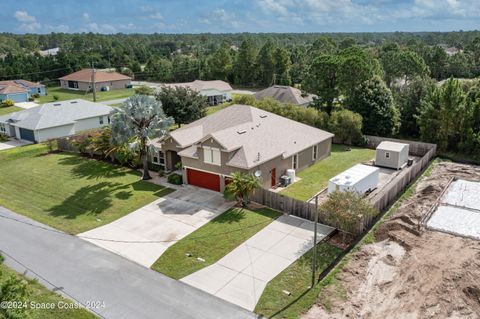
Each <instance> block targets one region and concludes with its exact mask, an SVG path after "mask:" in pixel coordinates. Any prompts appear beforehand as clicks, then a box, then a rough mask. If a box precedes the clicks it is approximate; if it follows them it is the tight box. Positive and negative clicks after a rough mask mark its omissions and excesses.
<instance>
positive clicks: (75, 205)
mask: <svg viewBox="0 0 480 319" xmlns="http://www.w3.org/2000/svg"><path fill="white" fill-rule="evenodd" d="M0 162H1V163H2V165H1V166H0V205H2V206H5V207H6V208H8V209H10V210H13V211H15V212H17V213H19V214H23V215H25V216H28V217H30V218H32V219H35V220H37V221H39V222H42V223H45V224H47V225H50V226H52V227H54V228H57V229H59V230H62V231H65V232H67V233H70V234H77V233H81V232H84V231H87V230H89V229H92V228H96V227H98V226H101V225H104V224H107V223H110V222H112V221H114V220H116V219H118V218H120V217H122V216H124V215H126V214H129V213H130V212H132V211H135V210H136V209H138V208H140V207H142V206H144V205H146V204H148V203H150V202H152V201H154V200H156V199H158V198H159V197H162V196H164V195H166V194H168V193H170V192H171V191H172V190H171V189H168V188H165V187H161V186H158V185H155V184H152V183H148V182H145V181H141V180H140V175H139V173H138V172H136V171H134V170H132V169H128V168H124V167H120V166H116V165H112V164H109V163H107V162H102V161H96V160H92V159H88V158H84V157H81V156H79V155H77V154H73V153H62V152H56V153H50V154H47V147H46V146H45V145H42V144H36V145H29V146H24V147H18V148H14V149H10V150H6V151H3V152H1V153H0Z"/></svg>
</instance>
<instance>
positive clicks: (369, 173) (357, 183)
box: [328, 164, 380, 194]
mask: <svg viewBox="0 0 480 319" xmlns="http://www.w3.org/2000/svg"><path fill="white" fill-rule="evenodd" d="M379 175H380V169H379V168H378V167H374V166H369V165H363V164H357V165H355V166H352V167H350V168H349V169H347V170H346V171H344V172H342V173H340V174H338V175H337V176H335V177H333V178H331V179H330V180H329V182H328V193H329V194H330V193H333V192H335V191H340V192H357V193H359V194H365V193H366V192H368V191H372V190H374V189H375V188H377V185H378V180H379Z"/></svg>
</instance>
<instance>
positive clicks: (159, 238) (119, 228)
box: [78, 186, 234, 267]
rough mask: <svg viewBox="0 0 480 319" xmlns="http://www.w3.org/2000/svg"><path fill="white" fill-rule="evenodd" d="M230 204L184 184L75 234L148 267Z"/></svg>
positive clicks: (204, 190) (213, 194) (230, 203)
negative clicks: (115, 218) (97, 225)
mask: <svg viewBox="0 0 480 319" xmlns="http://www.w3.org/2000/svg"><path fill="white" fill-rule="evenodd" d="M233 205H234V203H233V202H226V201H225V199H224V198H223V194H221V193H217V192H213V191H210V190H206V189H201V188H198V187H193V186H187V187H185V188H182V189H179V190H177V191H175V192H173V193H171V194H169V195H167V196H165V197H163V198H160V199H158V200H156V201H154V202H152V203H150V204H148V205H146V206H144V207H142V208H140V209H138V210H136V211H134V212H132V213H130V214H128V215H127V216H124V217H122V218H120V219H117V220H116V221H114V222H112V223H110V224H107V225H104V226H102V227H99V228H95V229H92V230H90V231H87V232H85V233H82V234H79V235H78V237H80V238H82V239H85V240H87V241H89V242H91V243H93V244H95V245H97V246H100V247H102V248H105V249H107V250H110V251H112V252H115V253H117V254H119V255H121V256H124V257H126V258H128V259H130V260H132V261H135V262H137V263H139V264H141V265H143V266H145V267H150V266H151V265H152V264H153V263H154V262H155V261H156V260H157V259H158V257H160V256H161V255H162V254H163V253H164V252H165V250H167V248H168V247H170V246H171V245H173V244H174V243H175V242H176V241H178V240H180V239H182V238H183V237H185V236H187V235H188V234H190V233H191V232H193V231H195V230H196V229H198V228H199V227H201V226H203V225H205V224H206V223H208V222H209V221H210V220H212V219H213V218H215V217H216V216H218V215H220V214H221V213H223V212H225V211H226V210H227V209H229V208H230V207H232V206H233Z"/></svg>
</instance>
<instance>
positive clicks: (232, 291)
mask: <svg viewBox="0 0 480 319" xmlns="http://www.w3.org/2000/svg"><path fill="white" fill-rule="evenodd" d="M313 227H314V223H313V222H311V221H308V220H304V219H301V218H298V217H293V216H287V215H283V216H281V217H279V218H278V219H277V220H275V221H273V222H272V223H271V224H269V225H268V226H266V227H265V228H264V229H262V230H261V231H259V232H258V233H257V234H255V235H254V236H252V237H251V238H250V239H248V240H247V241H246V242H244V243H243V244H241V245H240V246H238V247H237V248H235V249H234V250H232V251H231V252H230V253H229V254H228V255H226V256H225V257H223V258H222V259H220V260H219V261H218V262H216V263H215V264H213V265H211V266H208V267H206V268H204V269H202V270H199V271H197V272H195V273H193V274H191V275H189V276H187V277H184V278H182V279H181V281H183V282H185V283H187V284H189V285H192V286H194V287H197V288H199V289H202V290H204V291H206V292H208V293H211V294H213V295H215V296H217V297H220V298H222V299H225V300H227V301H230V302H232V303H234V304H237V305H239V306H241V307H243V308H245V309H248V310H253V309H254V308H255V305H256V304H257V302H258V300H259V299H260V296H261V295H262V292H263V290H264V289H265V286H266V285H267V283H268V282H269V281H270V280H272V279H273V278H274V277H275V276H277V275H278V274H279V273H281V272H282V271H283V270H284V269H285V268H287V267H288V266H289V265H290V264H292V263H293V262H294V261H295V260H297V259H298V258H299V257H300V256H302V255H303V254H304V253H306V252H307V251H308V250H310V249H311V248H312V247H313V234H314V231H313V229H314V228H313ZM333 230H334V229H333V228H331V227H328V226H325V225H321V224H319V225H318V232H317V234H318V237H317V238H318V241H320V240H321V239H323V238H324V237H325V236H327V235H328V234H330V233H331V232H332V231H333ZM279 293H280V292H279Z"/></svg>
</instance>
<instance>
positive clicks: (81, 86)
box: [60, 80, 132, 91]
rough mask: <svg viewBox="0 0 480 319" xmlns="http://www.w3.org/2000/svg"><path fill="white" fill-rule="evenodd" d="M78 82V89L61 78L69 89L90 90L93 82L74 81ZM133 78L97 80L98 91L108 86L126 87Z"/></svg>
mask: <svg viewBox="0 0 480 319" xmlns="http://www.w3.org/2000/svg"><path fill="white" fill-rule="evenodd" d="M74 82H77V83H78V89H72V88H69V87H68V81H66V80H60V86H61V87H62V88H63V89H67V90H79V91H88V90H90V89H91V82H81V81H74ZM131 82H132V81H131V80H117V81H107V82H95V88H96V91H100V90H101V89H102V87H106V86H108V87H109V88H110V89H113V90H115V89H124V88H126V87H127V85H130V84H131Z"/></svg>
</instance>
